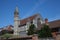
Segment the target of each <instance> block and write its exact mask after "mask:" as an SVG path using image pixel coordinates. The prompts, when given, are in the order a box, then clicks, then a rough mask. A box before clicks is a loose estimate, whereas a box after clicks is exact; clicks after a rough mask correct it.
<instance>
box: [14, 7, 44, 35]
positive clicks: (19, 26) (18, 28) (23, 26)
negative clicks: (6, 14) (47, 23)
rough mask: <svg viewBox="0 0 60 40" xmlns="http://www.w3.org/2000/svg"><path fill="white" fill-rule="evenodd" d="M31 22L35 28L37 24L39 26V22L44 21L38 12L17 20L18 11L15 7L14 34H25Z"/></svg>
mask: <svg viewBox="0 0 60 40" xmlns="http://www.w3.org/2000/svg"><path fill="white" fill-rule="evenodd" d="M31 23H33V24H34V25H35V26H36V29H37V28H38V26H40V25H39V24H43V23H44V20H43V18H42V16H41V15H39V14H35V15H33V16H30V17H28V18H25V19H22V20H19V11H18V7H16V9H15V11H14V35H27V30H28V29H29V26H30V24H31Z"/></svg>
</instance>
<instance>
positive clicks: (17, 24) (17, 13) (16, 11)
mask: <svg viewBox="0 0 60 40" xmlns="http://www.w3.org/2000/svg"><path fill="white" fill-rule="evenodd" d="M18 26H19V12H18V7H16V9H15V12H14V35H19V32H18Z"/></svg>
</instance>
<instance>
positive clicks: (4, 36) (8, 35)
mask: <svg viewBox="0 0 60 40" xmlns="http://www.w3.org/2000/svg"><path fill="white" fill-rule="evenodd" d="M2 37H3V38H6V39H8V38H10V37H12V35H11V34H8V33H6V34H4V35H2Z"/></svg>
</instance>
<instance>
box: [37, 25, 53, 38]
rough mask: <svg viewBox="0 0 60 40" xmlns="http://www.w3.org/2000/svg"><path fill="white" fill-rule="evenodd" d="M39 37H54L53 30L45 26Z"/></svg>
mask: <svg viewBox="0 0 60 40" xmlns="http://www.w3.org/2000/svg"><path fill="white" fill-rule="evenodd" d="M38 35H39V37H42V38H43V37H52V34H51V30H50V28H49V26H48V25H44V27H43V28H42V29H41V30H39V32H38Z"/></svg>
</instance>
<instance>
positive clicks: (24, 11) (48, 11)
mask: <svg viewBox="0 0 60 40" xmlns="http://www.w3.org/2000/svg"><path fill="white" fill-rule="evenodd" d="M16 5H17V6H18V8H19V17H20V19H24V18H26V17H29V16H31V15H34V14H36V13H39V14H41V16H42V17H43V18H44V19H45V18H48V19H49V21H53V20H59V19H60V0H0V28H1V27H4V26H7V25H10V24H11V25H13V24H14V10H15V7H16Z"/></svg>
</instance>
